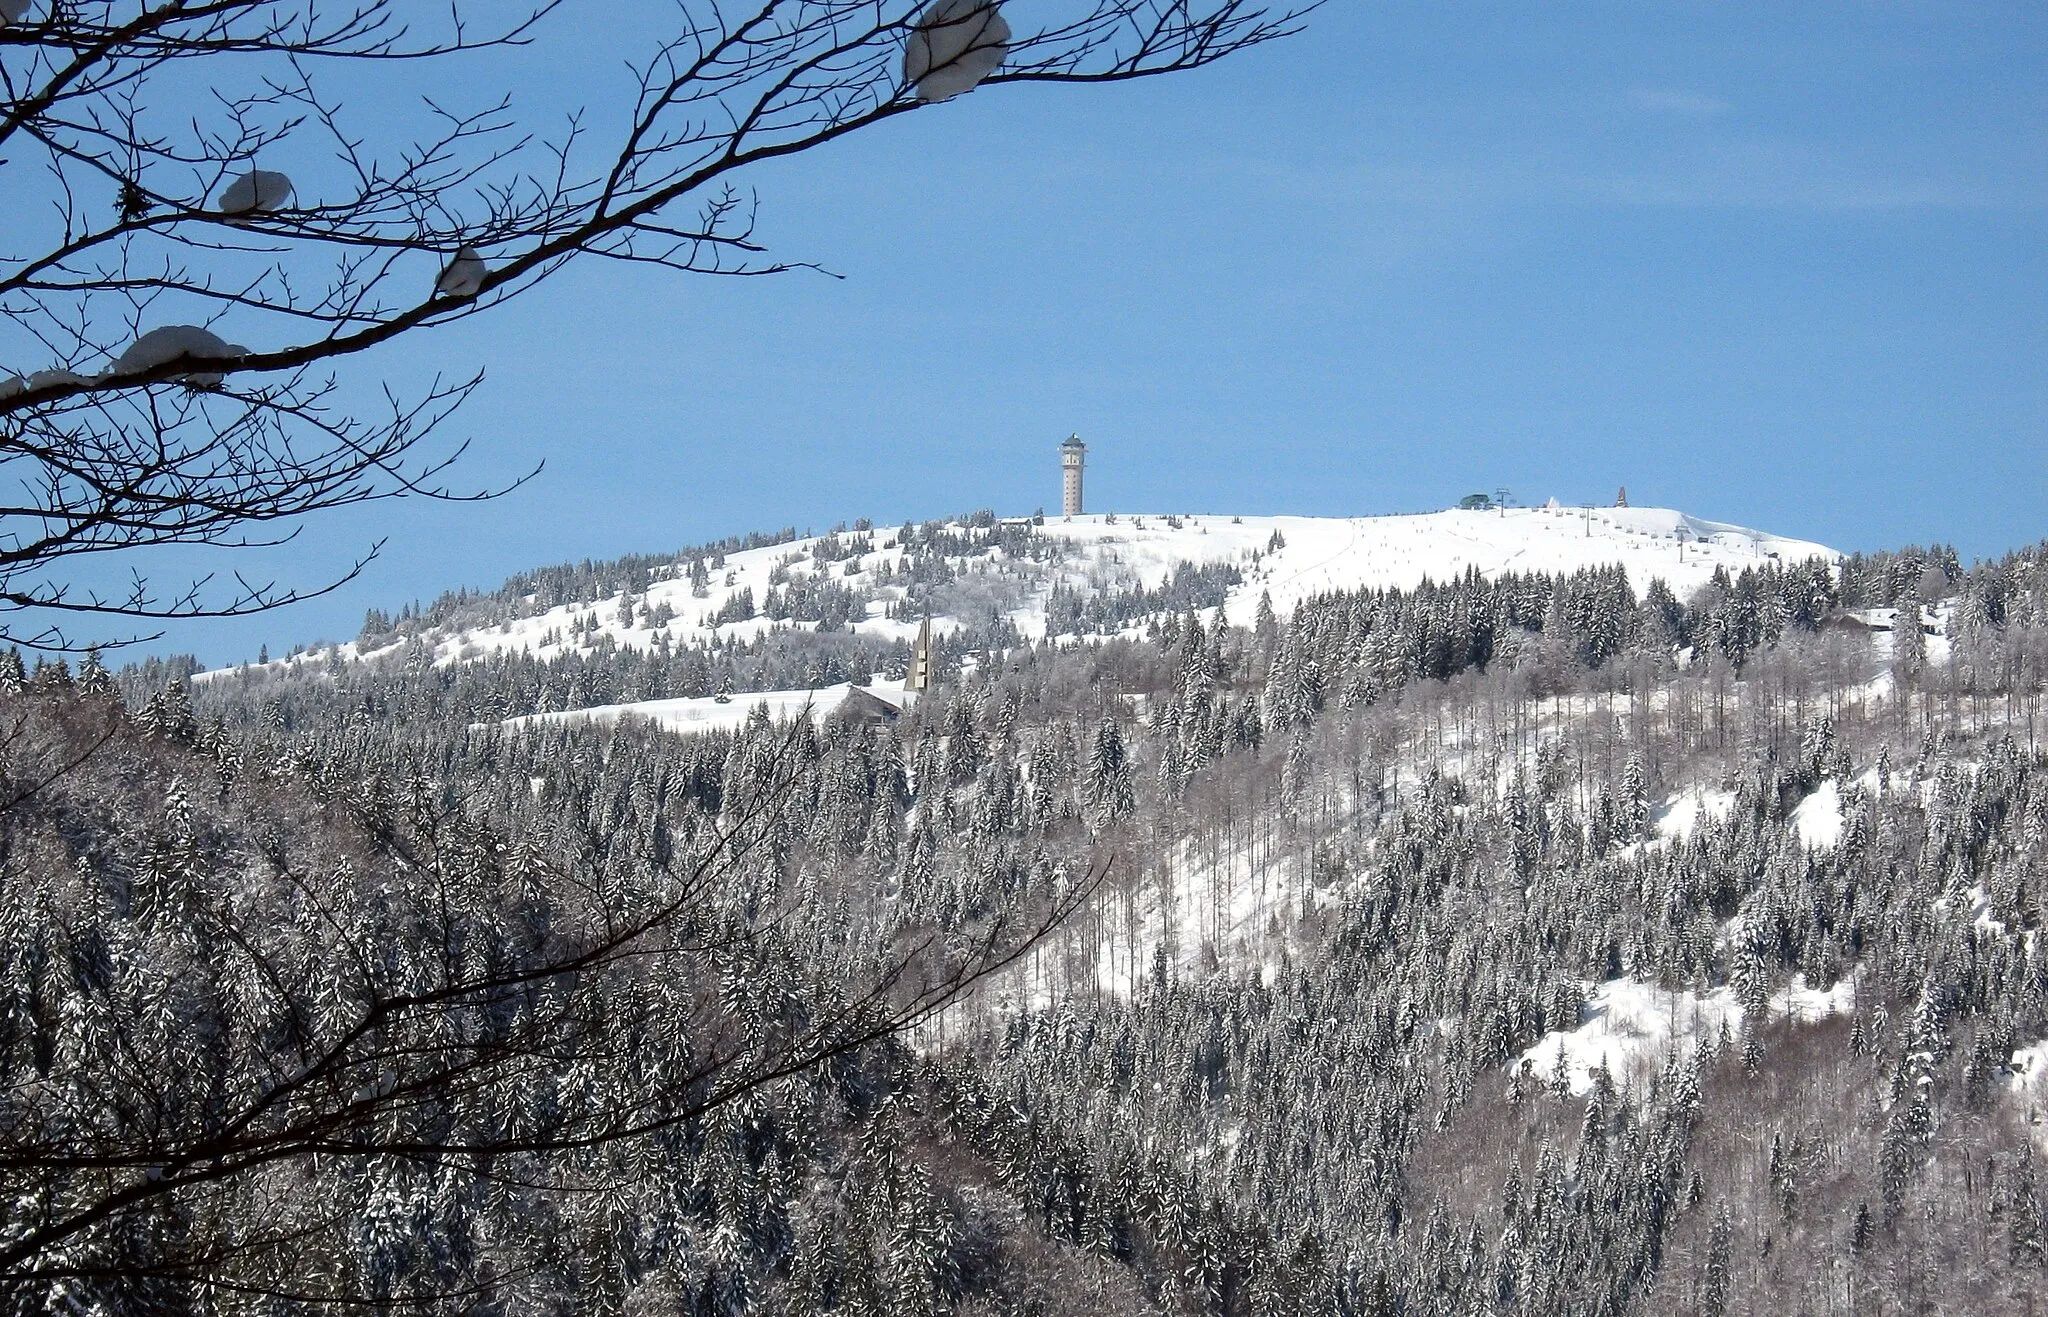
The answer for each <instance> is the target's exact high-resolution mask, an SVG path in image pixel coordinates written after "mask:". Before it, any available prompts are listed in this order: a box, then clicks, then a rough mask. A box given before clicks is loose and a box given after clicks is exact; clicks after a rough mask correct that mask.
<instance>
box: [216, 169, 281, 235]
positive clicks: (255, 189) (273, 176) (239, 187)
mask: <svg viewBox="0 0 2048 1317" xmlns="http://www.w3.org/2000/svg"><path fill="white" fill-rule="evenodd" d="M291 203H292V181H291V179H290V178H288V177H286V176H285V175H283V174H280V173H278V172H277V171H276V170H274V169H252V170H250V171H249V172H248V173H246V174H244V175H242V176H241V177H240V178H238V179H236V180H235V181H234V182H232V183H230V184H228V185H227V186H226V187H225V188H223V189H222V190H221V194H220V200H219V202H217V203H216V204H217V205H218V207H219V209H220V213H221V214H223V215H226V216H229V217H230V222H232V219H233V217H236V216H242V215H266V214H269V213H270V212H271V211H273V210H283V209H284V208H285V207H286V206H289V205H290V204H291Z"/></svg>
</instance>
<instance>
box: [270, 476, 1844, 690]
mask: <svg viewBox="0 0 2048 1317" xmlns="http://www.w3.org/2000/svg"><path fill="white" fill-rule="evenodd" d="M1013 524H1014V523H1013ZM958 528H959V529H961V530H962V531H963V533H965V534H966V535H967V536H968V537H969V539H970V541H971V540H972V538H973V537H974V534H975V530H974V528H972V527H958ZM1033 532H1034V534H1035V536H1036V537H1038V538H1041V539H1043V540H1044V541H1048V542H1050V543H1051V544H1052V545H1054V546H1056V548H1057V553H1056V554H1055V555H1053V556H1052V557H1051V560H1050V561H1028V562H1027V561H1020V560H1019V559H1018V558H1017V556H1016V555H1015V554H1011V555H1009V557H1008V561H1005V554H1004V551H1003V549H1002V548H1000V547H990V548H988V549H986V550H985V551H984V552H981V553H978V554H977V553H964V554H956V555H954V556H955V557H956V558H959V559H961V560H962V562H971V563H974V564H977V565H978V566H979V568H980V570H982V571H983V572H985V573H988V574H989V575H991V576H992V577H999V578H1002V579H1003V580H1004V583H1005V586H1006V588H1005V589H1002V590H993V591H991V592H989V593H988V595H987V598H989V599H991V600H998V601H1001V602H1003V603H1007V604H1008V605H1010V606H1009V607H1007V608H1004V609H1002V611H1003V612H1005V613H1007V615H1008V617H1009V619H1010V620H1011V621H1012V622H1013V623H1014V624H1015V626H1016V628H1017V631H1018V633H1019V634H1020V635H1021V636H1022V637H1024V638H1025V639H1027V640H1038V639H1043V638H1045V636H1046V634H1047V628H1048V620H1047V609H1046V604H1047V600H1048V597H1049V594H1050V591H1051V590H1052V588H1053V586H1054V585H1055V584H1059V585H1064V586H1066V587H1067V588H1069V589H1074V590H1080V591H1090V590H1096V591H1100V590H1108V589H1133V588H1146V589H1156V588H1158V587H1160V586H1161V585H1162V584H1163V583H1164V582H1166V581H1167V580H1169V579H1170V578H1171V577H1172V576H1173V574H1174V573H1175V571H1176V570H1177V569H1180V568H1182V567H1183V566H1184V565H1185V566H1192V567H1205V566H1207V567H1215V566H1226V565H1227V566H1232V567H1235V568H1237V569H1238V575H1239V576H1240V578H1241V579H1239V580H1238V581H1237V582H1236V583H1235V584H1232V585H1230V586H1228V594H1227V599H1226V601H1225V604H1224V611H1225V613H1226V614H1227V615H1228V617H1229V618H1230V620H1231V621H1233V622H1236V623H1240V624H1242V623H1247V622H1249V621H1250V620H1251V618H1252V615H1253V612H1254V610H1255V609H1256V608H1257V605H1258V600H1259V598H1260V597H1261V596H1262V595H1264V596H1267V597H1270V598H1271V600H1272V604H1273V607H1274V609H1275V611H1276V612H1277V613H1279V614H1280V615H1281V616H1283V617H1284V616H1286V615H1287V614H1288V613H1290V612H1291V611H1292V609H1293V607H1294V605H1295V604H1296V603H1297V602H1298V601H1299V600H1301V599H1303V598H1305V597H1308V596H1312V595H1315V594H1318V593H1322V592H1325V591H1331V590H1344V589H1358V588H1361V587H1379V588H1401V589H1409V588H1413V587H1414V586H1416V585H1418V584H1420V583H1421V582H1422V581H1423V580H1425V579H1430V580H1436V581H1443V580H1447V579H1450V578H1453V577H1457V576H1461V575H1463V574H1465V573H1466V572H1467V571H1471V570H1477V571H1478V572H1480V573H1481V574H1482V575H1492V574H1493V573H1496V572H1502V571H1516V572H1553V573H1558V572H1564V573H1568V572H1573V571H1577V570H1579V569H1581V568H1588V567H1600V566H1608V565H1613V564H1619V565H1620V566H1622V567H1624V568H1626V569H1627V571H1628V574H1629V579H1630V582H1631V584H1632V585H1633V586H1634V588H1635V589H1636V591H1637V592H1638V593H1641V592H1642V590H1644V589H1645V588H1646V587H1647V586H1648V585H1649V583H1650V582H1651V581H1652V580H1653V579H1658V578H1661V579H1662V580H1663V581H1664V582H1665V583H1666V584H1667V585H1669V586H1670V587H1671V589H1672V590H1673V592H1674V593H1676V594H1677V595H1679V596H1680V597H1681V598H1682V597H1684V596H1685V595H1687V594H1688V593H1689V592H1690V591H1692V590H1694V589H1696V588H1697V587H1698V586H1700V585H1702V584H1704V583H1705V582H1706V581H1707V580H1708V579H1709V578H1711V577H1712V576H1713V574H1714V572H1715V570H1716V569H1726V570H1727V571H1728V572H1729V573H1730V574H1731V575H1732V574H1734V573H1737V572H1740V571H1741V570H1742V569H1743V568H1746V567H1757V566H1762V565H1766V564H1768V563H1770V562H1772V561H1774V560H1775V561H1777V562H1783V563H1791V562H1797V561H1803V560H1805V559H1808V558H1815V557H1818V558H1824V559H1827V560H1830V561H1832V560H1834V559H1835V558H1837V557H1839V555H1838V554H1837V553H1836V552H1835V551H1834V550H1832V549H1830V548H1827V547H1826V546H1824V545H1820V544H1815V543H1811V542H1809V541H1805V540H1797V539H1790V538H1786V537H1784V536H1779V535H1773V534H1770V533H1767V532H1764V531H1759V530H1751V529H1749V528H1747V527H1743V526H1734V525H1729V524H1727V523H1724V522H1717V521H1706V520H1703V519H1701V518H1698V517H1693V516H1689V515H1687V514H1686V513H1683V512H1677V511H1673V510H1671V509H1668V508H1594V509H1579V508H1511V509H1508V510H1506V511H1501V510H1499V509H1495V510H1492V511H1468V510H1462V509H1460V510H1451V511H1445V512H1432V513H1423V514H1418V515H1409V516H1382V517H1236V516H1162V515H1144V516H1129V515H1126V516H1117V515H1114V514H1110V515H1095V516H1084V517H1074V518H1071V519H1066V520H1051V519H1048V520H1047V521H1046V522H1045V523H1044V524H1043V525H1041V526H1036V527H1033ZM981 534H982V535H983V536H984V537H986V538H988V539H993V538H995V532H994V528H984V529H982V531H981ZM900 539H901V534H900V532H897V531H892V530H890V529H888V528H877V529H874V530H871V531H858V532H839V533H836V534H834V535H831V536H813V537H810V538H805V539H798V540H795V541H791V542H785V543H781V544H776V545H772V546H769V547H765V548H757V549H749V550H745V551H742V552H737V553H733V554H730V555H729V556H725V557H723V559H722V562H720V563H719V564H718V565H717V567H716V569H715V570H709V571H707V572H705V573H704V579H703V580H702V581H701V583H698V584H694V585H693V582H692V581H691V579H690V565H689V564H688V563H683V562H678V563H677V564H676V565H675V566H673V567H671V568H669V569H667V574H666V578H665V579H655V580H653V581H651V582H650V583H649V585H648V587H647V589H646V590H645V591H644V592H643V593H641V594H639V595H637V596H635V603H636V605H637V607H636V612H635V618H634V621H633V622H632V623H630V624H629V623H628V622H627V621H626V620H625V617H624V615H623V614H624V609H623V607H622V605H623V603H624V600H622V599H621V598H620V597H619V596H618V595H614V596H613V597H612V598H610V599H608V600H586V601H579V602H573V603H567V604H561V605H558V606H555V607H552V608H545V609H539V610H537V611H532V612H530V613H528V615H526V616H520V617H516V618H511V619H507V620H504V621H501V622H498V623H495V624H490V625H481V626H477V625H469V626H464V625H453V626H443V627H436V628H430V629H428V630H427V631H426V632H424V633H423V634H422V636H421V638H422V639H425V640H426V641H428V642H429V643H430V644H431V645H432V648H433V655H434V661H435V662H437V663H441V664H447V663H455V662H461V661H464V660H469V659H475V658H479V657H482V656H485V655H488V654H492V653H498V652H508V651H509V652H522V651H523V652H526V653H529V654H532V655H533V656H534V657H536V658H540V659H546V658H548V657H550V656H552V655H554V654H559V653H567V652H570V651H573V650H576V649H579V648H584V649H587V648H589V647H591V646H592V645H594V644H597V643H600V642H601V641H603V640H608V641H610V642H611V643H613V644H616V645H619V646H621V647H626V648H635V649H643V650H645V649H650V648H652V647H654V646H656V645H657V644H662V643H666V644H668V645H672V646H674V645H689V644H700V643H704V642H707V641H710V640H712V639H714V638H715V639H717V640H720V641H740V642H747V641H751V640H753V639H755V638H757V637H758V636H760V635H761V634H762V633H763V632H765V631H767V630H769V629H771V628H775V627H804V626H812V627H815V626H816V625H817V623H816V622H814V621H813V622H806V621H803V620H801V619H800V618H798V619H794V620H792V619H786V618H785V619H777V618H774V617H770V616H767V615H765V614H766V612H767V609H766V602H767V601H768V599H769V596H770V593H771V591H775V590H777V589H786V588H788V587H789V586H790V585H791V584H792V583H795V584H797V585H799V586H802V585H805V584H807V583H809V584H816V583H819V582H827V581H829V582H830V584H831V585H832V586H834V587H836V588H838V589H839V590H842V591H852V592H854V593H855V594H857V595H858V596H860V597H861V607H862V608H863V609H864V611H865V616H861V617H856V618H854V619H852V620H850V621H849V622H848V623H847V624H846V625H845V627H844V629H845V630H846V631H849V632H852V633H855V634H860V635H867V636H871V637H875V638H878V639H905V638H907V637H909V636H910V635H911V634H912V633H913V632H915V630H916V628H917V624H918V618H917V617H916V616H913V615H906V613H905V610H903V609H902V608H901V607H899V606H898V605H900V604H901V602H902V601H903V600H904V599H905V597H906V595H907V593H908V591H907V587H905V586H903V585H901V584H894V583H892V582H894V581H895V580H897V579H898V576H897V574H898V573H901V572H902V571H903V570H904V568H905V559H906V557H907V556H909V555H911V554H913V553H915V552H917V550H915V549H906V548H905V547H904V546H903V545H902V544H901V543H900ZM955 566H956V569H959V568H960V567H961V563H956V564H955ZM742 597H745V598H746V599H748V600H750V601H752V603H751V606H749V607H745V608H742V607H739V606H738V605H739V601H740V600H741V599H742ZM664 612H666V613H668V614H671V615H672V616H669V617H667V619H666V620H665V621H664V622H662V623H661V624H659V625H649V624H648V623H649V621H651V620H652V617H654V616H658V615H661V614H663V613H664ZM741 612H746V613H749V614H751V616H747V617H744V618H740V617H736V616H735V615H736V614H737V613H741ZM721 618H723V619H725V620H720V619H721ZM957 621H958V619H957V618H956V617H953V616H950V615H948V614H947V613H946V612H943V611H937V612H935V614H934V617H933V624H934V626H935V627H936V628H937V629H939V630H940V631H944V630H946V629H948V628H949V627H950V626H952V625H954V624H956V622H957ZM403 643H404V642H402V641H390V642H385V643H381V644H380V643H377V642H374V641H373V642H371V643H370V644H369V645H367V646H366V647H365V648H364V649H363V650H362V651H361V652H359V651H358V647H357V646H356V645H355V644H353V643H352V644H348V645H343V646H339V647H335V648H334V649H332V650H316V651H313V652H311V653H309V654H307V655H304V656H301V657H299V658H298V659H296V660H293V661H297V662H305V661H308V660H310V659H324V658H326V657H328V656H329V654H330V653H338V654H339V655H340V656H341V657H342V658H344V659H374V658H376V657H377V655H378V654H379V653H380V652H383V651H386V650H395V649H396V648H398V647H400V645H402V644H403Z"/></svg>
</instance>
